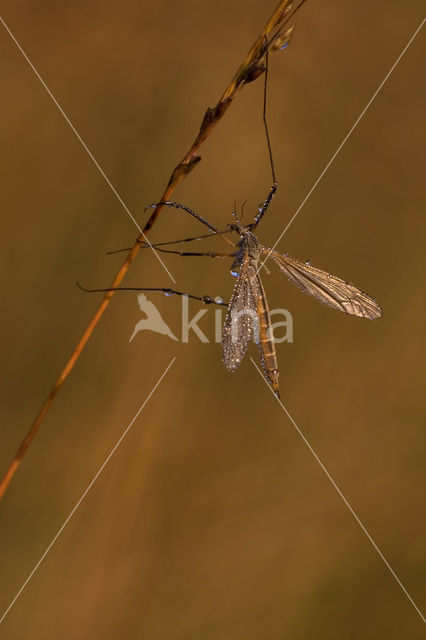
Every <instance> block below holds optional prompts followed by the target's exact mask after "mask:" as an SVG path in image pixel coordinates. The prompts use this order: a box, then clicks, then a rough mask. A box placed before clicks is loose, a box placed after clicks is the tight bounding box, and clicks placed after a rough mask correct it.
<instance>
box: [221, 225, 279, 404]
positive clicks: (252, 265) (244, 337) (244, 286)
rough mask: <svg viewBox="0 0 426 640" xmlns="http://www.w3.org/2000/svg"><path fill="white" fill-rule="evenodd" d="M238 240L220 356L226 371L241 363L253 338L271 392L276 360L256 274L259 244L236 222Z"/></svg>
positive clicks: (267, 316)
mask: <svg viewBox="0 0 426 640" xmlns="http://www.w3.org/2000/svg"><path fill="white" fill-rule="evenodd" d="M235 229H236V230H237V231H238V232H239V234H240V236H241V240H240V241H239V242H238V244H237V247H238V250H237V251H236V253H235V260H234V263H233V265H232V267H231V273H233V274H235V275H238V280H237V283H236V285H235V289H234V293H233V295H232V298H231V300H230V303H229V306H228V313H227V315H226V318H225V324H224V325H223V332H222V358H223V363H224V365H225V367H226V369H228V371H235V370H236V369H237V368H238V367H239V366H240V364H241V361H242V359H243V357H244V354H245V352H246V350H247V347H248V345H249V343H250V341H251V339H252V338H254V341H255V342H256V344H257V345H258V347H259V351H260V355H261V361H262V366H263V369H264V371H265V375H266V378H267V380H268V382H269V383H270V384H271V385H272V388H273V389H274V392H275V393H276V394H277V395H279V391H278V363H277V356H276V352H275V344H274V338H273V335H272V325H271V317H270V315H269V309H268V303H267V300H266V296H265V291H264V288H263V284H262V281H261V279H260V277H259V274H258V271H259V258H260V255H261V252H262V245H261V244H260V243H259V241H258V239H257V238H256V236H255V235H254V234H253V233H251V231H250V230H249V228H248V227H241V226H239V225H238V226H236V227H235Z"/></svg>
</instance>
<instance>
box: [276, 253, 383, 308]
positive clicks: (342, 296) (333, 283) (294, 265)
mask: <svg viewBox="0 0 426 640" xmlns="http://www.w3.org/2000/svg"><path fill="white" fill-rule="evenodd" d="M266 251H268V250H265V252H266ZM271 257H272V259H273V260H274V261H275V262H276V263H277V265H278V266H279V268H280V269H281V271H282V272H283V273H285V275H286V276H287V278H288V279H289V280H290V282H292V283H293V284H295V285H296V287H299V288H300V289H302V291H304V292H305V293H309V294H310V295H311V296H313V297H314V298H316V299H317V300H318V301H319V302H322V303H323V304H325V305H327V306H328V307H332V308H333V309H338V310H339V311H343V312H344V313H348V314H350V315H353V316H358V317H360V318H368V319H370V320H375V319H377V318H380V317H381V316H382V309H381V308H380V305H379V304H378V303H377V302H376V300H374V298H371V296H369V295H368V294H366V293H364V292H363V291H361V290H360V289H357V287H355V286H354V285H353V284H350V283H349V282H345V281H344V280H342V279H341V278H337V277H336V276H333V275H331V274H330V273H327V271H322V269H317V268H316V267H312V266H311V265H309V264H306V263H304V262H302V261H301V260H297V259H296V258H290V257H289V256H283V255H281V254H279V253H277V252H276V251H272V252H271Z"/></svg>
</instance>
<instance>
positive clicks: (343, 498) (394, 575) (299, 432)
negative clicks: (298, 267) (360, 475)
mask: <svg viewBox="0 0 426 640" xmlns="http://www.w3.org/2000/svg"><path fill="white" fill-rule="evenodd" d="M250 360H251V361H252V363H253V365H254V366H255V367H256V369H257V370H258V372H259V374H260V376H261V377H262V379H263V380H264V381H265V384H266V385H267V387H268V389H270V391H271V393H272V394H273V396H274V397H275V399H276V400H277V402H279V404H280V405H281V408H282V409H283V411H284V412H285V414H286V415H287V418H288V419H289V420H290V422H291V424H292V425H293V427H294V428H295V429H296V431H297V433H298V434H299V436H300V437H301V438H302V440H303V442H304V443H305V444H306V446H307V447H308V449H309V451H310V452H311V453H312V455H313V456H314V458H315V460H316V461H317V462H318V464H319V465H320V467H321V469H322V470H323V471H324V473H325V475H326V476H327V478H328V480H329V481H330V482H331V484H332V485H333V487H334V488H335V489H336V491H337V493H338V494H339V496H340V497H341V499H342V500H343V502H344V503H345V505H346V507H347V508H348V509H349V511H350V512H351V514H352V516H353V517H354V518H355V520H356V521H357V523H358V524H359V526H360V527H361V529H362V530H363V532H364V533H365V535H366V536H367V538H368V539H369V541H370V542H371V544H372V545H373V547H374V549H375V550H376V551H377V553H378V554H379V556H380V557H381V559H382V560H383V562H384V563H385V565H386V566H387V568H388V569H389V571H390V572H391V574H392V576H393V577H394V578H395V580H396V582H397V583H398V584H399V586H400V587H401V589H402V591H403V592H404V593H405V595H406V596H407V598H408V599H409V601H410V602H411V604H412V605H413V607H414V608H415V610H416V611H417V613H418V614H419V616H420V617H421V619H422V620H423V622H424V623H425V624H426V618H425V617H424V615H423V614H422V612H421V611H420V609H419V607H418V606H417V605H416V603H415V602H414V600H413V598H412V597H411V596H410V594H409V593H408V591H407V589H406V588H405V587H404V585H403V584H402V582H401V580H400V579H399V578H398V576H397V575H396V573H395V571H394V570H393V569H392V567H391V566H390V564H389V562H388V561H387V560H386V558H385V556H384V555H383V553H382V552H381V551H380V549H379V547H378V546H377V544H376V543H375V542H374V540H373V538H372V537H371V535H370V534H369V533H368V531H367V529H366V528H365V526H364V525H363V523H362V522H361V520H360V519H359V517H358V516H357V514H356V513H355V511H354V510H353V508H352V507H351V505H350V504H349V502H348V501H347V499H346V498H345V496H344V495H343V493H342V491H341V490H340V489H339V487H338V486H337V484H336V482H335V481H334V480H333V478H332V477H331V475H330V474H329V472H328V471H327V469H326V467H325V466H324V464H323V463H322V462H321V460H320V459H319V457H318V455H317V454H316V452H315V451H314V449H313V448H312V447H311V445H310V444H309V442H308V441H307V439H306V437H305V436H304V434H303V433H302V431H301V429H300V428H299V427H298V425H297V424H296V422H295V421H294V420H293V418H292V417H291V415H290V414H289V412H288V411H287V409H286V408H285V406H284V405H283V403H282V402H281V400H280V399H279V398H278V397H277V396H276V395H275V393H274V391H273V390H272V388H271V386H270V385H269V384H268V381H267V380H266V378H265V376H264V375H263V373H262V371H261V370H260V369H259V367H258V366H257V364H256V363H255V361H254V360H253V358H251V357H250Z"/></svg>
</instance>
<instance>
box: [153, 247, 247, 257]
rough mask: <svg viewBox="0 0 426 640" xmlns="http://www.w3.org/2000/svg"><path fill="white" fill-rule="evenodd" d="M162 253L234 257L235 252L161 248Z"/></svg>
mask: <svg viewBox="0 0 426 640" xmlns="http://www.w3.org/2000/svg"><path fill="white" fill-rule="evenodd" d="M158 251H161V252H162V253H174V254H176V255H178V256H183V257H185V258H187V257H188V256H199V257H200V256H209V257H210V258H233V257H234V256H235V253H217V252H216V251H173V250H172V249H160V248H158Z"/></svg>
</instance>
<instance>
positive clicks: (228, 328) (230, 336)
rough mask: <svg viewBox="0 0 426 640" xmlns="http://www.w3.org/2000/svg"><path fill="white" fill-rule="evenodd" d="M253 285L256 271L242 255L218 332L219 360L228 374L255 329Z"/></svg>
mask: <svg viewBox="0 0 426 640" xmlns="http://www.w3.org/2000/svg"><path fill="white" fill-rule="evenodd" d="M257 282H258V279H257V276H256V270H255V269H254V267H253V266H250V265H249V257H248V254H247V253H246V254H245V256H244V258H243V261H242V263H241V269H240V275H239V276H238V280H237V283H236V285H235V289H234V293H233V294H232V298H231V300H230V302H229V305H228V313H227V314H226V318H225V323H224V325H223V331H222V359H223V364H224V365H225V368H226V369H227V370H228V371H235V370H236V369H238V367H239V366H240V364H241V362H242V360H243V357H244V354H245V352H246V351H247V347H248V345H249V343H250V341H251V339H252V338H253V334H254V330H255V329H257V327H256V326H255V325H256V323H257V322H258V316H257V300H258V296H259V293H258V284H257Z"/></svg>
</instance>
